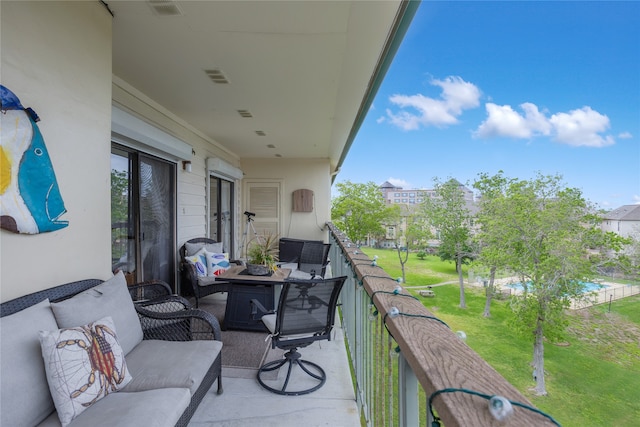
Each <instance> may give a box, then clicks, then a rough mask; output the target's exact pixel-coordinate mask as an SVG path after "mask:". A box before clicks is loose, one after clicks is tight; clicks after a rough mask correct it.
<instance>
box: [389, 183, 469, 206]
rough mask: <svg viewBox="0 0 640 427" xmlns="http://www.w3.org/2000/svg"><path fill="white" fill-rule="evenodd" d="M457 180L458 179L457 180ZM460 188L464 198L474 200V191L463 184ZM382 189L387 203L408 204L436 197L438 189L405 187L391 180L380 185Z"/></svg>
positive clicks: (416, 203)
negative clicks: (398, 185) (392, 182)
mask: <svg viewBox="0 0 640 427" xmlns="http://www.w3.org/2000/svg"><path fill="white" fill-rule="evenodd" d="M456 182H457V181H456ZM458 185H459V186H460V189H461V190H462V192H463V193H464V199H465V200H466V201H468V202H473V191H471V190H469V189H468V188H467V187H465V186H464V185H463V184H460V183H459V182H458ZM379 188H380V191H381V192H382V195H383V197H384V201H385V203H386V204H388V205H391V204H404V205H408V206H412V205H419V204H420V203H422V202H423V201H424V200H425V199H427V198H431V197H435V196H436V190H434V189H426V188H411V189H404V188H402V187H397V186H395V185H393V184H391V183H390V182H389V181H385V182H384V183H382V185H380V187H379Z"/></svg>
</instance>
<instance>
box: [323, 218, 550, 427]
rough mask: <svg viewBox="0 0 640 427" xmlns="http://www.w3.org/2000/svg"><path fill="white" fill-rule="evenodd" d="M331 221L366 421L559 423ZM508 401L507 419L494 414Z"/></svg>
mask: <svg viewBox="0 0 640 427" xmlns="http://www.w3.org/2000/svg"><path fill="white" fill-rule="evenodd" d="M328 226H329V235H330V240H331V243H332V245H331V253H330V260H331V264H330V265H331V269H332V274H333V275H334V276H342V275H346V276H347V277H348V280H347V282H346V283H345V285H344V288H343V290H342V293H341V316H342V324H343V329H344V333H345V340H346V342H347V345H348V354H349V357H350V362H351V366H352V371H353V381H354V386H355V389H356V390H355V392H356V399H357V402H358V407H359V409H360V411H361V419H362V420H363V424H364V425H366V426H406V427H415V426H418V425H427V426H429V427H431V426H432V425H433V424H432V422H433V421H434V420H433V415H435V416H436V417H437V418H436V419H437V420H439V421H440V422H441V423H442V425H444V426H446V427H451V426H497V425H508V426H523V427H524V426H527V427H528V426H532V425H535V426H552V425H558V424H557V422H556V421H555V420H553V418H552V417H550V416H549V415H547V414H545V413H543V412H541V411H539V410H538V409H536V408H535V407H533V406H532V404H531V403H530V402H529V401H528V400H527V399H526V398H525V397H524V396H523V395H522V394H521V393H520V392H519V391H518V390H517V389H516V388H515V387H514V386H512V385H511V384H510V383H509V382H508V381H507V380H505V379H504V378H503V377H502V376H501V375H500V374H499V373H498V372H497V371H495V370H494V369H493V368H492V367H491V366H490V365H489V364H488V363H487V362H485V361H484V360H483V359H482V358H481V357H480V356H479V355H478V354H477V353H476V352H475V351H473V350H472V349H471V348H470V347H469V346H468V345H467V344H466V343H465V342H464V341H463V340H462V339H460V337H459V336H458V335H457V334H456V332H454V331H452V330H450V329H449V327H448V325H447V324H446V323H444V322H442V321H441V320H440V319H438V318H437V317H435V316H434V315H433V314H432V313H430V312H429V311H428V310H427V309H426V308H425V307H424V305H423V304H422V303H421V302H420V301H419V300H418V299H417V298H415V297H413V296H412V295H411V294H410V293H409V292H408V291H407V290H406V289H403V288H402V287H401V286H400V284H399V283H398V282H397V281H396V280H395V279H393V278H391V277H390V276H389V275H388V274H386V273H385V271H384V270H383V269H382V268H380V267H378V266H377V265H375V263H373V260H371V259H370V258H369V257H368V256H366V255H365V254H363V253H362V252H361V251H360V250H359V248H358V247H357V246H356V245H354V244H353V243H352V242H350V241H349V240H348V239H347V238H346V236H345V235H344V234H342V233H341V232H340V231H339V230H338V229H336V228H335V227H334V226H333V225H332V224H328ZM491 397H493V399H491V400H490V398H491ZM508 406H511V407H512V413H511V415H510V416H509V417H508V420H507V421H506V424H505V423H501V422H500V421H499V420H498V419H497V418H496V417H498V418H499V413H498V414H497V415H495V416H494V415H492V412H499V411H496V410H499V409H500V408H504V407H508ZM431 408H432V409H433V412H432V410H431Z"/></svg>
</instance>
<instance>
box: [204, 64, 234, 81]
mask: <svg viewBox="0 0 640 427" xmlns="http://www.w3.org/2000/svg"><path fill="white" fill-rule="evenodd" d="M204 72H205V74H206V75H207V76H208V77H209V78H210V79H211V81H212V82H214V83H218V84H227V83H229V79H227V76H225V75H224V73H223V72H222V70H220V69H217V68H214V69H212V70H204Z"/></svg>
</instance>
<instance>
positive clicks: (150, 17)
mask: <svg viewBox="0 0 640 427" xmlns="http://www.w3.org/2000/svg"><path fill="white" fill-rule="evenodd" d="M107 3H108V5H109V8H110V9H111V10H112V11H113V14H114V18H113V74H114V76H116V77H117V78H119V79H122V80H124V81H125V82H126V83H128V84H129V85H131V86H133V87H134V88H135V89H137V90H139V91H140V92H142V93H143V94H144V95H146V96H147V97H149V98H151V99H152V100H153V101H155V102H157V103H158V104H160V105H162V106H163V107H164V108H166V109H167V110H169V111H170V112H171V113H173V114H174V115H176V116H178V117H179V118H180V119H182V120H183V121H185V122H187V123H189V124H190V125H191V126H192V127H194V128H196V129H197V130H199V131H200V132H201V133H203V134H205V135H206V136H207V137H208V138H210V139H211V140H213V141H216V142H217V143H219V144H221V145H222V146H224V147H225V148H226V149H228V150H229V151H230V152H231V153H233V154H234V155H236V156H238V157H239V158H272V157H276V155H281V156H282V157H284V158H330V159H331V164H332V165H333V167H334V168H335V167H337V166H339V164H340V163H341V158H342V156H343V153H344V154H346V151H348V148H349V144H350V142H349V141H350V133H351V132H352V129H353V128H354V124H356V123H357V121H358V117H359V114H360V113H361V111H360V110H361V108H363V107H364V108H366V107H367V105H366V102H365V100H366V99H367V97H368V95H369V94H370V85H371V83H372V79H375V78H377V74H376V73H377V72H378V71H379V69H380V68H379V67H380V63H381V62H382V61H383V60H384V58H385V57H386V55H387V48H388V46H389V44H390V41H391V40H392V39H393V37H395V34H396V25H397V23H398V22H399V19H400V18H401V16H399V15H401V14H402V13H400V12H401V11H404V8H405V6H406V5H404V4H403V2H402V1H397V0H388V1H362V0H360V1H302V0H301V1H175V2H165V1H162V2H158V1H107ZM207 70H218V71H220V72H221V73H222V75H223V76H224V77H226V79H227V80H228V83H226V84H220V83H214V82H213V81H212V79H211V78H210V77H209V76H208V75H207V73H206V71H207ZM239 110H240V111H242V110H245V111H247V112H249V114H250V115H251V116H252V117H250V118H246V117H242V116H241V115H240V113H239V112H238V111H239ZM364 113H366V111H364ZM364 113H363V114H364ZM256 132H263V133H264V135H263V136H261V135H258V133H256ZM269 145H273V146H274V147H275V148H269Z"/></svg>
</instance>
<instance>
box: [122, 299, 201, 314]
mask: <svg viewBox="0 0 640 427" xmlns="http://www.w3.org/2000/svg"><path fill="white" fill-rule="evenodd" d="M134 304H135V305H137V306H138V307H142V308H144V309H145V310H149V311H155V312H159V313H173V312H175V311H182V310H188V309H191V308H194V307H193V305H192V304H191V303H190V302H189V300H187V299H186V298H184V297H181V296H180V295H169V296H166V297H165V296H162V297H158V298H155V299H152V300H145V301H136V302H134Z"/></svg>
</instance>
